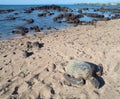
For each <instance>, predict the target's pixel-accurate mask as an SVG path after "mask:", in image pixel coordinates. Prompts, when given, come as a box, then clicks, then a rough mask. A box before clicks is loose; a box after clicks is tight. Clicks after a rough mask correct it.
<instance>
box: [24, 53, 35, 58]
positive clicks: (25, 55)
mask: <svg viewBox="0 0 120 99" xmlns="http://www.w3.org/2000/svg"><path fill="white" fill-rule="evenodd" d="M32 54H33V52H28V51H24V52H23V56H24V57H25V58H27V57H29V56H31V55H32Z"/></svg>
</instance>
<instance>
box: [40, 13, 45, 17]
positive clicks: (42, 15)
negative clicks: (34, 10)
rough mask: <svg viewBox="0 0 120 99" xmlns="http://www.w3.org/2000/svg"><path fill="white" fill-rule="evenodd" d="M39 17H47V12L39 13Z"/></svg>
mask: <svg viewBox="0 0 120 99" xmlns="http://www.w3.org/2000/svg"><path fill="white" fill-rule="evenodd" d="M38 17H46V13H39V14H38Z"/></svg>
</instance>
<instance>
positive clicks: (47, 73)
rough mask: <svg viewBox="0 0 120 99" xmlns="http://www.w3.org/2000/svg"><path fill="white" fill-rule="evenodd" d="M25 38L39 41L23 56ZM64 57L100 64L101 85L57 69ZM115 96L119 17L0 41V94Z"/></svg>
mask: <svg viewBox="0 0 120 99" xmlns="http://www.w3.org/2000/svg"><path fill="white" fill-rule="evenodd" d="M27 41H31V42H34V41H38V42H40V43H44V47H42V48H41V49H37V48H32V49H30V50H29V51H31V52H33V54H32V55H31V56H29V57H27V58H25V57H23V50H26V42H27ZM70 59H77V60H82V61H87V62H92V63H94V64H99V63H101V64H102V65H103V68H104V70H103V76H102V79H103V80H104V85H102V86H101V88H100V89H96V88H94V87H93V86H91V85H90V84H89V81H87V83H86V84H85V85H84V86H80V87H75V86H73V85H70V83H68V82H67V81H66V80H65V79H64V77H63V74H64V73H65V71H64V66H65V65H66V64H67V62H68V61H69V60H70ZM14 97H16V98H17V99H40V98H44V99H49V98H53V99H62V98H63V99H66V98H77V99H78V98H79V99H118V98H119V97H120V19H117V20H111V21H108V22H104V21H101V22H98V23H97V25H96V27H95V26H92V25H85V26H77V27H73V28H67V29H62V30H59V31H54V32H52V33H50V34H47V35H44V34H43V33H42V32H41V33H36V36H35V35H28V36H26V37H17V38H14V39H11V40H1V41H0V99H10V98H11V99H14Z"/></svg>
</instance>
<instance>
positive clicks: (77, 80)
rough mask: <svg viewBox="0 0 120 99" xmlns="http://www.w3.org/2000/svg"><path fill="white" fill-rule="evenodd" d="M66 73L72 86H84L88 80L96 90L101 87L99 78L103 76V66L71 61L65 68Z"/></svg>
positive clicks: (65, 75)
mask: <svg viewBox="0 0 120 99" xmlns="http://www.w3.org/2000/svg"><path fill="white" fill-rule="evenodd" d="M65 71H66V73H65V74H64V77H65V79H66V80H67V81H69V82H70V83H71V84H75V85H84V84H85V81H86V80H89V81H90V82H91V84H92V85H93V86H94V87H95V88H99V87H100V81H99V80H98V79H97V77H98V76H101V75H102V72H103V67H102V65H101V64H99V65H97V66H96V65H94V64H92V63H88V62H83V61H78V60H70V61H69V63H68V64H67V66H65Z"/></svg>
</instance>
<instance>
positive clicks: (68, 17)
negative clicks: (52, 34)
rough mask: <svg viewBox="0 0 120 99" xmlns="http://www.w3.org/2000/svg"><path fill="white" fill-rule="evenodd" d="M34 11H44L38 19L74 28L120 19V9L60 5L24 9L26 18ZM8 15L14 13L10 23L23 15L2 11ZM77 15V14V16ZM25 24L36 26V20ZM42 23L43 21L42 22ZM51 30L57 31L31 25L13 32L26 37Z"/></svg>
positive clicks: (0, 11)
mask: <svg viewBox="0 0 120 99" xmlns="http://www.w3.org/2000/svg"><path fill="white" fill-rule="evenodd" d="M90 10H93V12H90V13H89V11H90ZM34 11H42V12H40V13H38V14H37V17H38V18H46V17H48V16H49V17H52V19H51V20H52V21H53V22H55V23H59V25H61V24H62V23H67V24H72V25H73V26H77V25H88V24H90V25H95V24H96V22H97V21H109V20H112V19H119V18H120V9H119V8H118V9H117V8H104V7H101V8H93V9H91V8H80V9H77V10H74V9H71V8H68V7H61V6H58V5H48V6H36V7H31V8H28V9H24V11H23V13H25V14H26V16H29V15H30V14H32V13H33V12H34ZM55 11H56V12H57V13H58V14H57V15H56V14H55ZM97 12H99V13H102V14H99V13H97ZM108 12H109V13H110V14H108V16H107V17H106V16H105V15H104V14H105V13H108ZM6 13H14V15H12V16H8V17H7V19H6V20H9V21H15V20H16V19H17V17H16V15H19V14H22V13H17V12H15V10H14V9H8V10H0V14H6ZM76 13H77V14H76ZM83 17H89V18H92V20H91V21H81V20H80V19H81V18H83ZM23 21H24V22H26V25H27V24H34V23H35V21H36V20H35V19H33V18H28V19H23ZM41 21H42V20H41ZM45 29H47V30H51V29H56V28H55V27H52V26H49V27H46V28H45V26H43V27H40V26H39V25H31V26H29V27H26V26H16V28H14V29H13V30H12V31H11V32H12V33H15V34H21V35H25V34H26V33H28V32H31V31H34V32H40V31H43V30H45Z"/></svg>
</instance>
